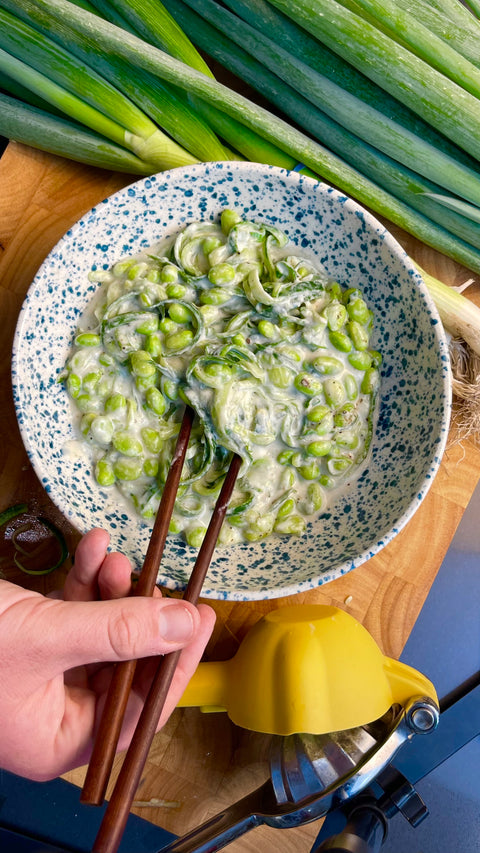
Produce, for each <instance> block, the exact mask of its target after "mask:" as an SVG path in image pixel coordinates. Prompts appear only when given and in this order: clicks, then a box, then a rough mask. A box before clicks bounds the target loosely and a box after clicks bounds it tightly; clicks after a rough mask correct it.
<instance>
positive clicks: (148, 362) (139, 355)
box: [130, 350, 156, 378]
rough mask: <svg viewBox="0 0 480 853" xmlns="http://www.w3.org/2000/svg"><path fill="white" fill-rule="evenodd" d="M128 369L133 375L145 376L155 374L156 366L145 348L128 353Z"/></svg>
mask: <svg viewBox="0 0 480 853" xmlns="http://www.w3.org/2000/svg"><path fill="white" fill-rule="evenodd" d="M130 369H131V371H132V373H133V375H134V376H141V377H142V378H147V377H150V376H155V374H156V367H155V365H154V363H153V361H152V357H151V355H150V353H148V352H146V350H137V351H136V352H132V353H131V355H130Z"/></svg>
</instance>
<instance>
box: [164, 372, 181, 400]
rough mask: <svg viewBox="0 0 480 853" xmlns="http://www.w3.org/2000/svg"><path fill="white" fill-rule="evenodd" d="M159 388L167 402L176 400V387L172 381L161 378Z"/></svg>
mask: <svg viewBox="0 0 480 853" xmlns="http://www.w3.org/2000/svg"><path fill="white" fill-rule="evenodd" d="M161 388H162V392H163V394H164V395H165V397H166V398H167V400H178V385H177V383H176V382H175V380H174V379H167V377H166V376H162V379H161Z"/></svg>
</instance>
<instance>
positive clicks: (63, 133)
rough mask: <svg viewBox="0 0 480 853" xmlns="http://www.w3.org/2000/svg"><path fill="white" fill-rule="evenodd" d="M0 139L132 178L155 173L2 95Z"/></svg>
mask: <svg viewBox="0 0 480 853" xmlns="http://www.w3.org/2000/svg"><path fill="white" fill-rule="evenodd" d="M0 136H4V137H5V138H7V139H14V140H15V141H16V142H22V143H24V144H25V145H30V146H32V147H34V148H39V149H40V150H41V151H48V153H50V154H56V155H58V156H61V157H66V158H67V159H70V160H75V161H77V162H79V163H86V164H87V165H89V166H97V167H98V168H101V169H111V170H115V171H117V172H125V173H127V174H130V175H148V174H150V173H151V169H152V167H151V164H150V163H144V162H143V161H142V160H140V159H139V158H138V157H136V156H135V154H132V152H131V151H127V149H125V148H121V147H120V146H117V145H115V144H114V143H113V142H110V140H108V139H105V138H104V137H101V136H99V135H98V134H95V133H93V132H92V131H89V130H87V129H86V128H83V127H81V126H80V125H78V124H74V122H71V121H67V120H66V119H64V118H60V117H59V116H56V115H52V114H50V113H48V112H45V111H44V110H41V109H38V108H37V107H34V106H31V105H27V104H25V103H23V102H22V101H20V100H18V99H16V98H11V97H10V96H8V95H4V94H1V93H0Z"/></svg>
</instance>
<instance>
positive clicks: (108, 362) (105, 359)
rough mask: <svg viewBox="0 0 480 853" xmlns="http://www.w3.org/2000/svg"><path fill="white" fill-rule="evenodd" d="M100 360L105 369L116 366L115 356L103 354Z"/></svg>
mask: <svg viewBox="0 0 480 853" xmlns="http://www.w3.org/2000/svg"><path fill="white" fill-rule="evenodd" d="M98 360H99V362H100V364H103V366H104V367H111V366H112V364H115V359H114V357H113V355H110V354H109V353H108V352H102V353H101V355H100V356H99V358H98Z"/></svg>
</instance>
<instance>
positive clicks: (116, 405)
mask: <svg viewBox="0 0 480 853" xmlns="http://www.w3.org/2000/svg"><path fill="white" fill-rule="evenodd" d="M126 405H127V401H126V399H125V397H124V396H123V394H119V393H117V394H111V395H110V397H108V398H107V399H106V400H105V406H104V408H105V411H106V412H117V413H119V412H120V411H121V409H124V408H126Z"/></svg>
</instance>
